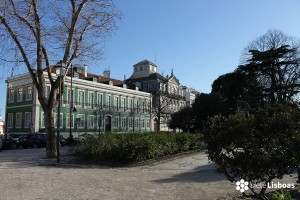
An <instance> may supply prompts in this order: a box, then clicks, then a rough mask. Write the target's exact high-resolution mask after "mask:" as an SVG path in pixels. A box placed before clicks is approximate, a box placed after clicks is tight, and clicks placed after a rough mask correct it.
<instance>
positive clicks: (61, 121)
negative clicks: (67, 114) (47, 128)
mask: <svg viewBox="0 0 300 200" xmlns="http://www.w3.org/2000/svg"><path fill="white" fill-rule="evenodd" d="M59 125H60V126H59V127H60V128H62V127H63V113H60V117H59ZM54 127H57V113H54Z"/></svg>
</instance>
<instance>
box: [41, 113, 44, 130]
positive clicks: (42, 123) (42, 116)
mask: <svg viewBox="0 0 300 200" xmlns="http://www.w3.org/2000/svg"><path fill="white" fill-rule="evenodd" d="M41 128H45V115H44V113H43V112H42V113H41Z"/></svg>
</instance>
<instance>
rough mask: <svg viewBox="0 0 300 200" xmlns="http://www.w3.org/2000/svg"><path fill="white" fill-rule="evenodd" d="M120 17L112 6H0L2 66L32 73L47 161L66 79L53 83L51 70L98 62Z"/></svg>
mask: <svg viewBox="0 0 300 200" xmlns="http://www.w3.org/2000/svg"><path fill="white" fill-rule="evenodd" d="M119 17H120V13H119V12H118V10H117V9H116V7H115V5H114V3H113V0H44V1H42V0H0V41H1V43H0V63H1V64H2V65H4V66H8V67H12V69H15V67H16V66H25V67H24V68H25V69H26V70H27V71H28V72H29V73H30V75H31V78H32V81H33V84H34V86H35V87H36V89H37V91H38V99H39V101H40V104H41V107H42V108H43V110H44V114H45V116H44V117H45V124H46V133H47V134H46V136H47V143H46V147H47V152H46V153H47V157H54V156H55V150H56V146H55V129H54V119H53V118H54V117H53V116H54V112H53V111H54V107H55V105H56V102H57V101H56V99H57V97H56V91H57V89H58V88H59V87H62V85H63V83H64V79H65V75H66V74H65V75H64V76H62V77H59V78H57V79H56V80H55V79H54V78H53V77H52V75H51V73H50V67H51V66H52V65H54V64H56V63H57V61H59V60H62V62H63V63H65V64H66V66H67V69H69V67H70V66H71V64H72V63H73V61H74V60H75V59H77V60H78V59H82V60H84V59H86V60H89V59H98V58H100V57H101V49H102V46H103V41H105V40H106V39H107V37H108V36H110V34H111V33H112V31H114V30H115V28H116V20H117V19H119ZM45 68H46V71H47V72H48V77H49V81H50V84H51V91H50V95H49V97H46V95H45V91H46V90H45V87H46V84H45V75H44V71H45ZM67 71H68V70H67ZM59 95H61V94H59ZM58 97H59V96H58Z"/></svg>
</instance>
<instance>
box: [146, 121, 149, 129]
mask: <svg viewBox="0 0 300 200" xmlns="http://www.w3.org/2000/svg"><path fill="white" fill-rule="evenodd" d="M146 125H147V128H150V119H147V120H146Z"/></svg>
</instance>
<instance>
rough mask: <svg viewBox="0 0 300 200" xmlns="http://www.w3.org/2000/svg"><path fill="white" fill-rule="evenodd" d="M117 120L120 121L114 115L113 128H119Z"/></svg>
mask: <svg viewBox="0 0 300 200" xmlns="http://www.w3.org/2000/svg"><path fill="white" fill-rule="evenodd" d="M119 121H120V118H119V117H114V127H115V128H119Z"/></svg>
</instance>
